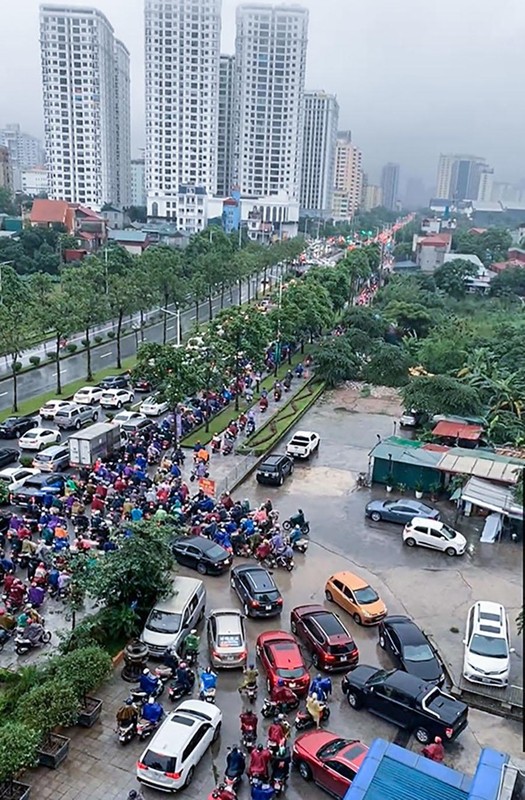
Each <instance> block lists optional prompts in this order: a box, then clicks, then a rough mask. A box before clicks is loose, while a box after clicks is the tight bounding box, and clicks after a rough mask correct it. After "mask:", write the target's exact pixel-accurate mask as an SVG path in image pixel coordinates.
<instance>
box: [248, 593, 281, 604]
mask: <svg viewBox="0 0 525 800" xmlns="http://www.w3.org/2000/svg"><path fill="white" fill-rule="evenodd" d="M254 594H255V598H256V600H258V601H259V603H275V601H276V600H278V599H279V592H278V591H276V590H275V591H269V592H255V593H254Z"/></svg>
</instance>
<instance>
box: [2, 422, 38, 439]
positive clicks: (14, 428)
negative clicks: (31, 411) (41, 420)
mask: <svg viewBox="0 0 525 800" xmlns="http://www.w3.org/2000/svg"><path fill="white" fill-rule="evenodd" d="M37 425H38V418H35V417H7V419H4V421H3V422H2V424H1V425H0V439H18V437H19V436H22V434H23V433H27V431H30V430H31V428H35V427H36V426H37Z"/></svg>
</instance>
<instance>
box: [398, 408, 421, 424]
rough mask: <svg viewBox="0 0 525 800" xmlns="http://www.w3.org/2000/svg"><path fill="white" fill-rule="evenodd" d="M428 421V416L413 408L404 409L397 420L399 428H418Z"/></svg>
mask: <svg viewBox="0 0 525 800" xmlns="http://www.w3.org/2000/svg"><path fill="white" fill-rule="evenodd" d="M427 420H428V414H427V413H426V412H425V411H418V410H417V409H415V408H411V409H405V411H403V413H402V415H401V418H400V420H399V427H400V428H419V427H420V426H421V425H423V424H424V423H425V422H427Z"/></svg>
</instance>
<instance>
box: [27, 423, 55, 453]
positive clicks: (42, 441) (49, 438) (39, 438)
mask: <svg viewBox="0 0 525 800" xmlns="http://www.w3.org/2000/svg"><path fill="white" fill-rule="evenodd" d="M61 439H62V437H61V435H60V433H59V432H58V431H53V430H51V428H32V429H31V430H30V431H27V432H26V433H24V435H23V436H21V437H20V439H19V444H20V448H21V449H22V450H43V449H44V447H48V445H50V444H58V443H59V442H60V440H61Z"/></svg>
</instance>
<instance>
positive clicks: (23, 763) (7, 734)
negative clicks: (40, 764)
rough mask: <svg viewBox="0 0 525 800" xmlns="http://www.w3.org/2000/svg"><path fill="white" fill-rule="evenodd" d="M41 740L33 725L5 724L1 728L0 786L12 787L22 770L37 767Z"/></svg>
mask: <svg viewBox="0 0 525 800" xmlns="http://www.w3.org/2000/svg"><path fill="white" fill-rule="evenodd" d="M40 738H41V737H40V733H39V732H38V731H35V730H34V727H33V726H32V725H25V724H23V723H21V722H18V721H15V720H13V721H9V720H8V721H7V722H4V724H3V725H2V727H0V786H1V785H5V784H6V785H7V787H10V786H11V785H12V782H13V781H14V780H15V779H16V778H17V777H18V775H19V773H20V772H22V770H24V769H27V768H28V767H33V766H35V763H36V760H37V758H36V752H37V748H38V745H39V744H40ZM7 796H8V797H9V795H7Z"/></svg>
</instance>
